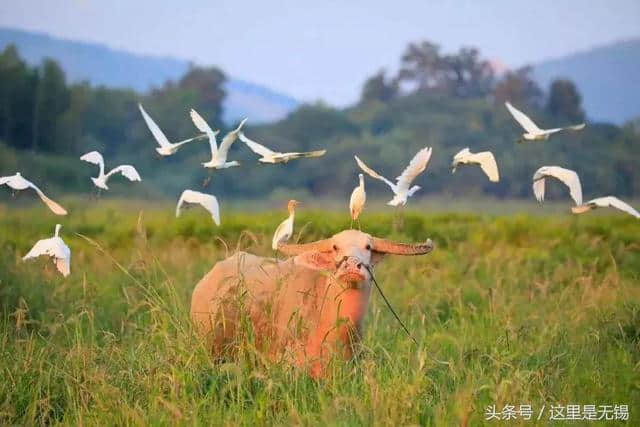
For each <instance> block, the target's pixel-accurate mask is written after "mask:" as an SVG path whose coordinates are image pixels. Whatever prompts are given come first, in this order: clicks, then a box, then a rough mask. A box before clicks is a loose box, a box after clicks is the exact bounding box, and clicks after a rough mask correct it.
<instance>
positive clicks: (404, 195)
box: [354, 147, 431, 206]
mask: <svg viewBox="0 0 640 427" xmlns="http://www.w3.org/2000/svg"><path fill="white" fill-rule="evenodd" d="M354 157H355V159H356V162H357V163H358V166H360V169H362V170H363V171H365V172H366V173H367V174H368V175H369V176H371V177H372V178H375V179H379V180H380V181H383V182H385V183H386V184H387V185H388V186H389V187H391V190H392V191H393V193H394V197H393V199H391V200H390V201H389V202H387V204H388V205H389V206H404V205H405V204H406V203H407V199H408V198H409V197H411V196H412V195H413V194H414V193H415V192H416V191H418V190H419V189H420V186H419V185H414V186H413V187H411V188H409V187H410V185H411V183H412V182H413V180H414V179H416V177H417V176H418V175H419V174H420V173H422V171H424V170H425V169H426V167H427V164H428V163H429V159H430V158H431V147H425V148H423V149H422V150H420V151H418V153H417V154H416V155H415V156H414V157H413V159H411V162H410V163H409V166H407V168H406V169H405V170H404V171H403V172H402V175H400V176H399V177H397V178H396V181H397V182H396V183H395V184H394V183H392V182H391V181H389V180H388V179H387V178H385V177H383V176H382V175H379V174H378V173H377V172H376V171H374V170H373V169H371V168H370V167H369V166H367V165H365V164H364V162H363V161H362V160H360V159H359V158H358V156H354Z"/></svg>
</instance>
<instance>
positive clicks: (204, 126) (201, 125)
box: [189, 109, 247, 169]
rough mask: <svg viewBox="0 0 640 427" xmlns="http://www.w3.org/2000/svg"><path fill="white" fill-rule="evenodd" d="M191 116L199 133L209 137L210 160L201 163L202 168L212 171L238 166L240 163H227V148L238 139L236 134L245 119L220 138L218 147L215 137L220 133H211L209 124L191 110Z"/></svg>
mask: <svg viewBox="0 0 640 427" xmlns="http://www.w3.org/2000/svg"><path fill="white" fill-rule="evenodd" d="M189 114H190V115H191V120H193V124H194V125H196V127H197V128H198V129H199V130H200V132H204V133H205V134H207V136H208V137H209V145H210V146H211V160H209V161H208V162H206V163H203V164H202V166H204V167H205V168H212V169H226V168H230V167H233V166H240V163H239V162H237V161H235V160H234V161H232V162H227V154H228V153H229V148H231V144H233V143H234V142H235V141H236V139H237V138H238V133H240V130H242V126H243V125H244V122H246V121H247V119H243V120H242V121H241V122H240V124H239V125H238V127H237V128H235V129H234V130H232V131H230V132H229V133H227V134H226V135H225V136H224V138H222V142H221V143H220V147H218V144H217V142H216V136H217V135H218V133H219V132H220V131H215V132H214V131H213V130H212V129H211V127H210V126H209V124H208V123H207V122H206V121H205V120H204V119H203V118H202V116H201V115H200V114H198V112H197V111H196V110H194V109H191V112H190V113H189Z"/></svg>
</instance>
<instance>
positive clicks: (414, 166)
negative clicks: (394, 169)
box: [396, 147, 432, 192]
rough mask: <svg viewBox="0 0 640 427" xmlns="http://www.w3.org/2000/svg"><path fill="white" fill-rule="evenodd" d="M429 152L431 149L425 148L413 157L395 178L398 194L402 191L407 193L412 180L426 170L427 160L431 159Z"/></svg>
mask: <svg viewBox="0 0 640 427" xmlns="http://www.w3.org/2000/svg"><path fill="white" fill-rule="evenodd" d="M431 151H432V150H431V147H425V148H423V149H422V150H420V151H418V153H416V155H415V156H413V159H411V162H409V166H407V167H406V168H405V170H404V171H403V172H402V174H401V175H400V176H399V177H397V178H396V180H397V181H398V192H402V191H403V190H404V191H408V190H409V187H410V186H411V183H412V182H413V180H414V179H416V177H417V176H418V175H420V174H421V173H422V171H424V170H425V169H426V168H427V164H428V163H429V159H431Z"/></svg>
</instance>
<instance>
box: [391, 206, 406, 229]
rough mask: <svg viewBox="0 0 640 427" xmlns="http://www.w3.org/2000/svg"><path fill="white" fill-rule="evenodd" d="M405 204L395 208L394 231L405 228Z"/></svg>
mask: <svg viewBox="0 0 640 427" xmlns="http://www.w3.org/2000/svg"><path fill="white" fill-rule="evenodd" d="M403 208H404V206H398V207H397V208H396V209H395V212H394V214H393V223H392V229H393V231H394V232H396V233H397V232H399V231H401V230H402V229H403V228H404V215H403V213H404V210H403Z"/></svg>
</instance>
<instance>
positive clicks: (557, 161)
mask: <svg viewBox="0 0 640 427" xmlns="http://www.w3.org/2000/svg"><path fill="white" fill-rule="evenodd" d="M224 80H225V76H224V74H223V73H222V72H221V71H220V70H219V69H217V68H200V67H192V68H191V69H190V70H189V71H188V72H187V73H186V74H185V75H184V76H183V77H182V78H181V79H179V80H178V81H173V82H167V83H166V84H164V85H163V86H162V87H159V88H156V89H154V90H152V91H150V92H149V93H145V94H140V93H136V92H134V91H131V90H123V89H113V88H106V87H93V86H91V85H89V84H88V83H73V84H69V83H68V82H66V80H65V76H64V73H63V72H62V70H61V69H60V67H59V66H58V65H57V63H56V62H55V61H54V60H46V61H44V62H43V63H42V64H40V65H39V66H38V67H31V66H28V65H26V64H25V62H24V61H23V60H22V59H21V58H20V56H19V54H18V52H17V51H16V49H15V47H13V46H9V47H8V48H6V49H5V50H4V52H2V53H1V54H0V172H6V173H7V174H9V173H15V171H17V170H23V171H27V170H28V171H29V176H30V177H32V178H34V179H36V178H39V179H41V180H45V179H46V180H47V182H48V183H50V185H52V186H57V187H58V191H60V192H63V191H68V192H81V193H82V192H87V191H91V188H92V187H91V182H90V180H89V176H91V174H94V173H95V168H93V167H90V165H85V164H82V162H80V161H79V160H78V156H79V155H80V154H82V153H84V152H87V151H89V150H93V149H98V150H100V151H101V152H103V153H104V154H105V156H106V157H108V158H107V162H108V163H110V164H111V162H115V161H116V160H117V161H121V162H125V161H126V162H127V163H130V164H133V165H135V166H136V168H137V169H138V170H139V171H140V173H141V175H142V177H143V182H142V183H139V184H136V185H133V186H132V185H127V187H126V188H127V189H126V193H124V194H136V195H137V196H142V197H149V198H174V197H176V198H177V195H178V194H180V192H181V191H182V190H184V189H185V188H194V189H197V188H202V183H203V182H205V181H207V182H210V184H209V186H208V187H207V190H206V191H208V192H211V193H213V194H215V195H216V196H218V197H221V200H224V199H226V198H239V199H243V198H267V197H271V198H274V199H277V200H278V202H281V201H282V200H286V199H287V198H290V197H296V198H300V199H305V198H307V197H310V196H311V195H313V196H327V197H333V198H344V199H345V203H346V199H347V198H348V194H349V193H350V191H351V189H352V188H353V187H354V186H355V185H356V184H357V173H358V169H357V166H356V165H355V162H354V160H353V155H354V154H358V156H360V157H361V158H362V159H363V160H365V161H366V162H367V163H368V164H369V165H370V166H372V167H373V168H374V169H376V170H378V171H380V172H381V173H383V174H384V175H385V176H388V177H394V176H397V174H399V173H400V172H401V171H402V168H403V167H404V166H405V165H406V164H407V162H408V161H409V159H410V158H411V157H412V156H413V155H414V154H415V153H416V152H417V150H419V149H420V148H422V147H424V146H431V147H433V152H434V154H433V156H432V159H431V161H430V163H429V167H428V169H427V171H426V172H425V173H424V174H423V175H421V176H420V178H419V182H418V184H419V185H420V186H421V187H422V190H421V191H420V192H419V193H418V194H417V198H419V197H422V196H426V195H434V194H438V195H448V196H451V197H462V196H464V197H468V196H470V195H471V196H478V195H487V194H488V195H492V196H494V197H501V198H502V197H504V198H510V197H517V198H530V197H531V177H532V175H533V172H534V171H535V170H536V169H537V168H538V167H540V166H542V165H559V166H563V167H567V168H570V169H574V170H576V171H577V172H578V174H579V175H580V178H581V180H582V183H583V191H584V195H585V198H590V197H596V196H600V195H607V194H613V195H617V196H624V197H628V196H635V197H638V196H639V195H640V171H639V170H638V167H637V159H638V158H640V125H638V122H637V121H636V122H631V123H629V124H627V125H625V126H624V127H619V126H615V125H612V124H606V123H588V125H587V128H586V129H585V130H584V131H581V132H575V133H574V132H568V133H562V134H558V135H554V137H553V138H552V139H551V140H550V141H548V142H546V143H537V144H527V145H521V144H516V143H515V140H516V139H517V137H518V136H519V135H520V134H521V132H522V129H521V128H520V127H519V125H518V124H517V123H515V121H514V120H513V118H512V117H511V116H510V115H509V113H508V112H507V111H506V109H505V108H504V106H503V105H502V103H503V101H505V100H510V101H511V102H513V103H514V105H516V106H518V107H519V108H522V109H523V110H525V111H526V112H527V113H528V114H530V115H531V116H532V118H533V119H534V120H535V121H536V122H538V123H539V124H540V125H541V126H544V127H552V126H556V125H565V124H568V123H574V122H577V121H580V120H582V119H584V111H583V110H582V107H581V97H580V94H579V92H578V90H577V88H576V87H575V85H574V84H573V83H571V82H570V81H567V80H557V81H555V82H553V83H552V84H551V86H550V88H549V90H548V92H547V93H545V91H543V90H542V89H541V88H540V87H539V86H538V85H537V84H536V83H535V82H534V81H533V80H532V79H531V68H530V67H523V68H521V69H518V70H514V71H509V72H506V73H504V74H502V75H500V76H496V75H495V74H494V71H493V69H492V67H490V66H489V64H488V62H487V60H486V59H484V58H482V56H481V55H480V53H479V52H478V50H477V49H474V48H463V49H460V50H459V51H458V52H457V53H453V54H447V53H442V52H441V51H440V48H439V47H438V46H437V45H435V44H433V43H429V42H423V43H419V44H415V43H414V44H410V45H409V46H408V48H407V50H406V51H405V53H404V55H403V56H402V58H401V63H400V67H399V71H398V72H397V73H396V75H387V73H385V72H384V71H380V72H378V73H376V74H375V75H373V76H372V77H371V78H369V79H367V81H366V82H365V83H364V85H363V88H362V98H361V100H360V102H358V103H356V104H355V105H353V106H351V107H348V108H344V109H336V108H332V107H331V106H328V105H325V104H323V103H315V104H307V105H302V106H301V107H299V108H298V109H296V110H295V111H293V112H292V113H290V114H289V115H288V116H287V117H286V118H285V119H283V120H280V121H279V122H276V123H270V124H265V125H261V126H256V125H255V124H254V123H252V121H251V117H250V118H249V121H248V122H247V125H245V128H244V132H245V133H246V134H247V135H248V136H249V137H250V138H252V139H255V140H256V141H259V142H261V143H263V144H265V145H266V146H268V147H270V148H273V149H275V150H278V151H283V152H284V151H307V150H315V149H321V148H326V149H327V154H326V155H325V156H324V157H322V158H320V159H303V160H300V161H295V162H290V163H288V164H286V165H278V166H271V165H263V164H258V163H257V160H256V156H255V154H254V153H252V152H251V151H250V150H249V149H248V148H247V147H246V146H244V144H242V143H236V144H234V145H233V147H232V148H231V151H230V154H229V158H230V159H232V160H238V161H240V163H241V165H242V166H241V167H239V168H231V169H227V170H224V171H215V172H210V171H208V170H206V169H204V168H202V167H200V166H199V164H200V163H202V162H204V161H207V160H208V159H209V158H210V155H211V154H210V151H209V146H208V144H207V143H206V142H205V141H202V142H196V143H193V145H191V146H189V148H185V149H183V150H180V152H178V153H177V154H176V155H174V156H171V157H168V158H162V159H159V158H158V156H157V155H156V153H155V150H154V148H155V145H156V144H155V142H154V140H153V138H152V136H151V134H150V132H149V129H147V127H146V125H145V124H144V121H143V120H142V117H141V116H140V113H139V111H138V108H137V103H138V102H142V103H143V104H144V105H145V108H146V109H147V111H148V112H149V113H150V114H151V115H152V117H154V119H155V120H156V121H157V123H158V124H159V125H160V127H161V128H162V129H163V130H164V131H165V132H166V134H167V137H168V138H169V139H171V140H179V139H182V138H187V137H190V136H193V135H195V133H196V129H195V127H194V125H193V123H192V122H191V120H190V118H189V115H188V112H189V109H190V108H196V109H197V110H198V111H199V112H200V113H201V114H202V115H203V116H204V117H205V118H206V119H207V120H208V121H209V123H210V125H211V126H212V127H214V128H222V131H223V133H224V132H225V131H226V130H227V129H228V128H227V127H226V126H225V124H224V123H223V122H222V120H221V117H222V101H223V100H224V97H225V92H224V90H223V87H222V84H223V82H224ZM229 125H231V124H229ZM7 146H9V147H11V148H8V147H7ZM464 147H470V148H471V150H472V151H484V150H492V151H493V152H494V153H495V155H496V159H497V162H498V165H499V168H500V176H501V179H500V182H499V183H495V184H494V183H490V182H488V180H487V179H486V178H485V177H484V175H483V174H482V171H481V170H480V169H479V168H474V167H468V168H461V170H459V171H458V172H456V173H455V174H453V175H452V174H451V156H453V154H454V153H456V152H457V151H459V150H460V149H462V148H464ZM116 158H117V159H116ZM210 173H211V175H209V174H210ZM208 178H211V179H210V180H208ZM118 185H121V184H120V183H119V181H118V180H115V181H114V182H113V186H114V190H113V191H110V193H111V194H113V195H122V194H123V192H122V191H118ZM122 185H126V183H125V184H122ZM366 185H367V194H368V195H369V196H370V197H371V198H372V199H374V198H378V197H379V198H385V197H388V196H389V194H388V188H387V187H386V186H385V185H384V184H381V183H379V182H375V181H372V180H367V184H366ZM548 187H549V188H548V192H547V196H546V197H547V198H549V199H553V198H563V199H566V198H567V197H566V196H567V195H566V188H564V187H563V186H562V184H558V183H555V182H550V183H549V184H548ZM4 195H6V192H0V197H3V196H4ZM387 200H388V199H387Z"/></svg>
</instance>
